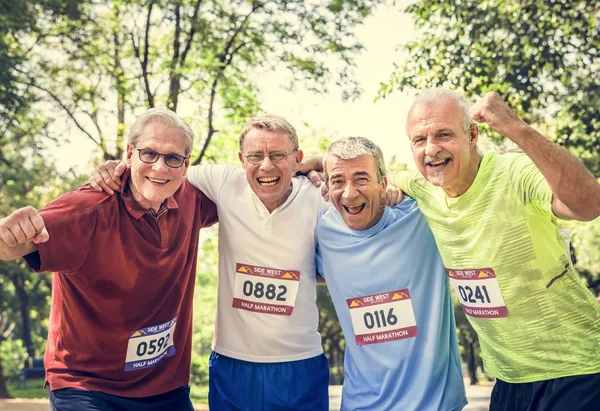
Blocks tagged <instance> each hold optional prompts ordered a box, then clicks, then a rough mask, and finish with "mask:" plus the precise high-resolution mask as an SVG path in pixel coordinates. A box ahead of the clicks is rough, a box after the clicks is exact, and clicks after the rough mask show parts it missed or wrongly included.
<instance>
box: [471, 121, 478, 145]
mask: <svg viewBox="0 0 600 411" xmlns="http://www.w3.org/2000/svg"><path fill="white" fill-rule="evenodd" d="M469 137H470V141H469V143H470V145H471V147H475V146H476V145H477V140H479V127H478V126H477V124H473V126H471V130H470V136H469Z"/></svg>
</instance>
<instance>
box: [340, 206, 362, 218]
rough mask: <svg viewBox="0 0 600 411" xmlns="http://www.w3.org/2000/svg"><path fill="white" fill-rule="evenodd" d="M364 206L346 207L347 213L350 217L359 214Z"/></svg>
mask: <svg viewBox="0 0 600 411" xmlns="http://www.w3.org/2000/svg"><path fill="white" fill-rule="evenodd" d="M363 206H364V204H360V205H356V206H344V207H346V211H347V212H348V214H350V215H355V214H358V213H360V212H361V211H362V208H363Z"/></svg>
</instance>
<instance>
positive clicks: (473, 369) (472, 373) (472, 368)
mask: <svg viewBox="0 0 600 411" xmlns="http://www.w3.org/2000/svg"><path fill="white" fill-rule="evenodd" d="M473 345H474V344H473V341H472V340H470V341H469V364H468V368H469V377H470V378H471V385H477V383H478V382H479V381H478V380H477V367H476V365H475V348H474V347H473Z"/></svg>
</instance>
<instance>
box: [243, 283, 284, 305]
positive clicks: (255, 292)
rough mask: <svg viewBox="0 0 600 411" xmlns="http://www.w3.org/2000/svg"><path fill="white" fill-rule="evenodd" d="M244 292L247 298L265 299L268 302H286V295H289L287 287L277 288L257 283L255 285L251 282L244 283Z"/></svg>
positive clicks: (273, 285) (272, 285)
mask: <svg viewBox="0 0 600 411" xmlns="http://www.w3.org/2000/svg"><path fill="white" fill-rule="evenodd" d="M242 292H243V293H244V295H245V296H246V297H252V296H254V297H255V298H263V297H265V298H266V299H267V300H276V301H285V300H286V299H285V294H286V293H287V287H286V286H285V285H280V286H277V287H276V286H275V284H267V286H266V287H265V284H264V283H262V282H260V281H257V282H256V283H253V282H252V281H250V280H246V281H244V285H243V287H242Z"/></svg>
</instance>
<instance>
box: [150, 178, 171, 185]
mask: <svg viewBox="0 0 600 411" xmlns="http://www.w3.org/2000/svg"><path fill="white" fill-rule="evenodd" d="M148 180H150V181H152V182H153V183H158V184H164V183H166V182H167V181H168V180H156V179H154V178H150V177H148Z"/></svg>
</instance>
